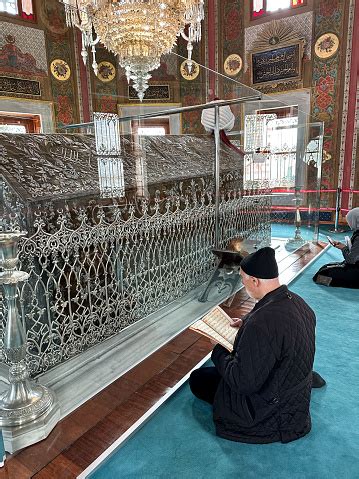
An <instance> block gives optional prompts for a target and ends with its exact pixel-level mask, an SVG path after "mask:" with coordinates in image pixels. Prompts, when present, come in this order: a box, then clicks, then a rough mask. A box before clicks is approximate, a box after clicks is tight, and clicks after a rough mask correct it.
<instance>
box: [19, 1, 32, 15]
mask: <svg viewBox="0 0 359 479" xmlns="http://www.w3.org/2000/svg"><path fill="white" fill-rule="evenodd" d="M21 8H22V13H25V15H27V16H30V15H33V13H34V10H33V8H32V0H21Z"/></svg>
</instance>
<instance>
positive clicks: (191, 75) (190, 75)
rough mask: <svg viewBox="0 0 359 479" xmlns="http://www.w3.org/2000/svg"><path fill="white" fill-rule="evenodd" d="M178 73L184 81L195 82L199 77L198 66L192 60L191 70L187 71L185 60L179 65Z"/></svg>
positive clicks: (186, 61)
mask: <svg viewBox="0 0 359 479" xmlns="http://www.w3.org/2000/svg"><path fill="white" fill-rule="evenodd" d="M180 72H181V75H182V76H183V78H184V79H185V80H195V79H196V78H197V77H198V75H199V65H198V63H196V62H195V61H194V60H192V69H191V71H189V69H188V60H185V61H184V62H182V63H181V66H180Z"/></svg>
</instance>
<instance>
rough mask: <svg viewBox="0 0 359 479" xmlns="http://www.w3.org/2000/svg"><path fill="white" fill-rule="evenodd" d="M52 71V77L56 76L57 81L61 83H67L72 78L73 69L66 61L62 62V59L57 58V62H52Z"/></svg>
mask: <svg viewBox="0 0 359 479" xmlns="http://www.w3.org/2000/svg"><path fill="white" fill-rule="evenodd" d="M50 71H51V73H52V76H54V77H55V78H56V80H59V81H66V80H68V79H69V78H70V76H71V68H70V66H69V64H68V63H66V62H65V60H61V59H60V58H57V59H56V60H53V61H52V62H51V64H50Z"/></svg>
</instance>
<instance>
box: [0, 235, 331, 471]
mask: <svg viewBox="0 0 359 479" xmlns="http://www.w3.org/2000/svg"><path fill="white" fill-rule="evenodd" d="M325 246H326V245H325V244H324V243H319V244H318V245H316V244H315V245H314V244H312V245H310V248H309V249H308V247H303V248H300V249H299V250H297V251H296V252H294V253H293V254H292V255H291V256H289V257H287V258H285V259H283V260H282V261H280V263H279V269H280V280H281V282H282V283H283V284H284V283H288V282H289V281H290V280H291V279H292V278H293V277H294V276H295V275H296V274H297V273H298V272H299V271H300V270H301V269H302V268H303V267H304V266H305V265H306V264H308V263H309V262H310V261H311V260H312V259H313V258H314V257H315V256H316V255H318V254H319V253H320V252H321V251H322V250H323V248H324V247H325ZM253 305H254V302H253V300H252V299H251V298H249V297H248V295H247V294H246V293H245V291H244V290H241V291H239V292H238V293H237V294H236V296H235V298H234V300H233V302H232V305H231V307H230V308H225V309H226V311H227V313H228V314H229V315H230V316H232V317H242V316H244V315H245V314H247V313H248V312H249V311H250V310H251V309H252V308H253ZM212 347H213V346H212V344H211V343H210V341H209V340H208V339H207V338H205V337H203V336H199V335H198V334H197V333H195V332H193V331H190V330H186V331H184V332H183V333H181V334H179V335H178V336H177V337H176V338H174V339H173V340H171V341H170V342H168V343H167V344H166V345H165V346H163V347H162V348H161V349H160V350H158V351H156V352H155V353H154V354H152V355H151V356H149V357H148V358H147V359H145V360H144V361H143V362H142V363H140V364H138V365H137V366H136V367H134V368H133V369H131V370H130V371H128V372H127V373H126V374H125V375H123V376H122V377H121V378H119V379H118V380H117V381H114V382H113V383H112V384H111V385H110V386H108V387H107V388H105V389H104V390H103V391H101V392H100V393H99V394H97V395H96V396H94V397H93V398H92V399H91V400H89V401H87V402H86V403H85V404H84V405H82V406H81V407H79V408H78V409H76V410H75V411H74V412H73V413H71V414H70V415H69V416H67V417H66V418H65V419H63V420H62V421H61V422H60V423H59V424H58V425H57V426H56V427H55V429H54V430H53V431H52V432H51V434H50V435H49V436H48V438H47V439H46V440H44V441H42V442H40V443H37V444H34V445H33V446H30V447H28V448H26V449H25V450H23V451H20V452H19V453H18V454H16V455H14V456H12V457H10V458H8V459H7V460H6V462H5V467H4V468H2V469H1V470H0V479H2V478H4V479H29V478H31V477H33V478H36V479H54V478H56V479H75V478H76V477H77V476H78V474H80V473H81V472H82V471H83V470H85V469H86V468H87V467H88V466H89V465H90V464H91V463H92V462H93V461H94V460H95V459H96V458H97V457H98V456H99V455H100V454H102V453H103V452H104V451H105V450H106V449H107V448H108V447H109V446H110V445H111V444H112V443H113V442H115V441H116V440H117V439H118V438H119V437H120V436H121V435H122V434H123V433H125V432H126V431H127V430H128V429H129V428H130V427H131V426H132V425H133V424H134V423H135V422H136V421H137V420H138V419H140V418H141V417H142V416H143V415H144V414H145V413H146V412H147V411H148V409H150V408H151V407H152V406H153V405H154V404H155V403H156V402H157V401H158V400H159V399H160V398H161V397H163V396H164V395H165V394H166V392H167V391H168V389H169V388H171V387H173V386H175V385H176V384H177V383H178V382H179V381H180V380H181V379H182V378H183V377H184V376H185V375H186V374H187V373H188V372H189V371H191V369H193V368H194V367H195V366H196V365H197V364H198V363H199V362H200V361H201V360H202V359H203V358H204V357H205V356H206V355H207V354H208V353H209V352H210V351H211V350H212Z"/></svg>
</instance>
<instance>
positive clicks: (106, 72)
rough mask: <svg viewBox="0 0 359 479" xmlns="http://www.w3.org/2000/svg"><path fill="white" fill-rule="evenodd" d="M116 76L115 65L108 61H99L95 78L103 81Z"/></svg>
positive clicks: (105, 81)
mask: <svg viewBox="0 0 359 479" xmlns="http://www.w3.org/2000/svg"><path fill="white" fill-rule="evenodd" d="M115 76H116V67H115V66H114V65H113V64H112V63H110V62H101V63H99V65H98V73H97V78H98V79H99V80H101V81H102V82H103V83H108V82H110V81H112V80H113V79H114V78H115Z"/></svg>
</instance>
